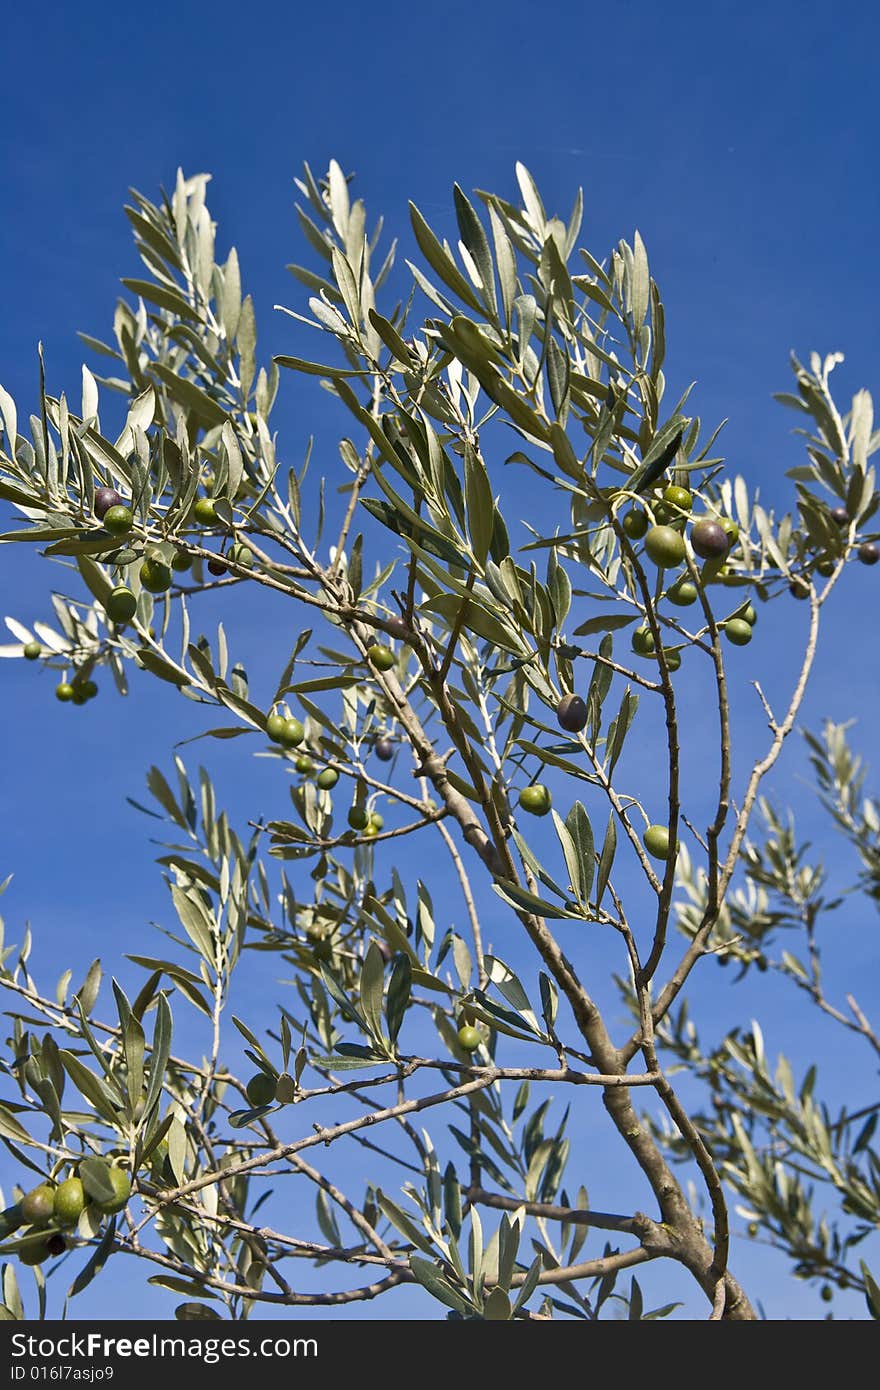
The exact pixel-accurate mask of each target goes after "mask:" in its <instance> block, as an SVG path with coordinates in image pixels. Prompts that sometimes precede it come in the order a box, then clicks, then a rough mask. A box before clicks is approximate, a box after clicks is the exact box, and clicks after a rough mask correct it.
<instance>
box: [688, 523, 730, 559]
mask: <svg viewBox="0 0 880 1390" xmlns="http://www.w3.org/2000/svg"><path fill="white" fill-rule="evenodd" d="M691 545H692V546H693V547H694V550H695V551H696V552H697V554H698V555H699V557H700V559H701V560H723V559H724V557H725V556H726V554H727V552H728V550H729V549H730V536H729V535H728V534H727V532H726V531H725V529H724V527H723V526H721V525H719V523H718V522H717V521H709V520H707V519H706V518H705V517H704V519H703V520H702V521H698V522H697V523H696V525H695V526H694V528H693V530H692V531H691Z"/></svg>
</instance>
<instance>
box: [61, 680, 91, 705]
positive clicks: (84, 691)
mask: <svg viewBox="0 0 880 1390" xmlns="http://www.w3.org/2000/svg"><path fill="white" fill-rule="evenodd" d="M97 693H98V687H97V684H96V683H95V681H93V680H92V678H91V677H90V676H83V675H75V676H74V677H73V679H72V680H69V681H68V680H63V681H61V683H60V684H59V685H56V687H55V698H56V699H57V700H60V701H61V703H62V704H71V705H84V704H86V703H87V702H88V701H89V700H94V698H95V696H96V695H97Z"/></svg>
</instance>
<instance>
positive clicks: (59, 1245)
mask: <svg viewBox="0 0 880 1390" xmlns="http://www.w3.org/2000/svg"><path fill="white" fill-rule="evenodd" d="M46 1249H47V1250H48V1251H49V1254H50V1255H63V1254H64V1252H65V1250H66V1249H67V1241H66V1240H65V1239H64V1237H63V1236H62V1235H59V1234H58V1232H57V1231H56V1232H55V1234H54V1235H52V1236H50V1237H49V1239H48V1240H47V1241H46Z"/></svg>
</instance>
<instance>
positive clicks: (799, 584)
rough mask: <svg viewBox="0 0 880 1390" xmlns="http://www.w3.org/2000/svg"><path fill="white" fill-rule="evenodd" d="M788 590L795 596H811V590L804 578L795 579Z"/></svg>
mask: <svg viewBox="0 0 880 1390" xmlns="http://www.w3.org/2000/svg"><path fill="white" fill-rule="evenodd" d="M788 592H789V593H790V594H791V595H792V597H793V598H809V597H810V591H809V589H808V588H807V586H806V584H805V583H804V581H803V580H802V579H793V580H792V581H791V583H790V584H789V586H788Z"/></svg>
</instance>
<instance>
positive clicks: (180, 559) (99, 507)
mask: <svg viewBox="0 0 880 1390" xmlns="http://www.w3.org/2000/svg"><path fill="white" fill-rule="evenodd" d="M192 514H193V518H194V520H195V521H197V522H198V523H199V525H200V526H205V527H209V528H210V527H215V526H218V525H220V524H221V522H220V517H219V516H218V513H217V504H216V502H215V501H214V499H213V498H211V497H199V498H197V499H196V502H195V504H194V505H193V510H192ZM95 515H96V516H97V517H98V519H99V521H102V522H103V523H104V529H105V530H107V531H109V532H110V535H111V536H119V537H120V538H121V537H123V536H127V535H128V534H129V532H130V531H131V529H132V527H133V526H134V513H133V512H132V510H131V507H129V506H128V505H127V504H126V502H125V499H124V498H123V496H122V494H121V493H119V492H117V491H116V489H115V488H112V487H100V488H97V489H96V491H95ZM192 561H193V557H192V556H191V555H189V554H188V553H187V552H186V551H185V550H178V551H176V552H175V554H174V556H173V557H172V559H171V562H170V564H169V563H167V562H166V561H165V560H164V559H163V558H161V557H160V556H157V555H147V556H146V557H145V558H144V559H143V561H142V562H141V566H140V569H139V571H138V575H139V578H140V581H141V584H142V586H143V588H145V589H146V590H147V592H148V593H151V594H164V593H167V592H168V590H169V589H170V588H171V585H172V583H173V578H174V573H175V572H177V573H181V574H182V573H185V572H186V571H187V570H188V569H190V568H191V566H192ZM230 563H232V564H233V565H235V566H237V567H238V568H239V569H251V568H252V567H253V563H254V556H253V551H252V550H251V549H250V547H249V546H247V545H244V544H242V543H236V544H235V545H233V546H231V548H230V549H229V551H228V552H227V554H226V555H225V556H223V555H217V556H215V557H214V558H213V559H211V560H209V561H208V571H209V573H210V574H212V575H221V574H226V573H227V571H228V568H229V565H230ZM136 608H137V601H136V599H135V597H134V594H133V593H132V592H131V590H130V589H128V588H126V587H125V586H124V585H121V586H119V587H118V588H116V589H114V590H113V593H112V594H111V596H110V604H109V605H108V607H107V615H108V617H109V618H111V619H112V621H113V622H115V623H126V622H129V621H130V620H131V618H133V617H134V614H135V611H136Z"/></svg>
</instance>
